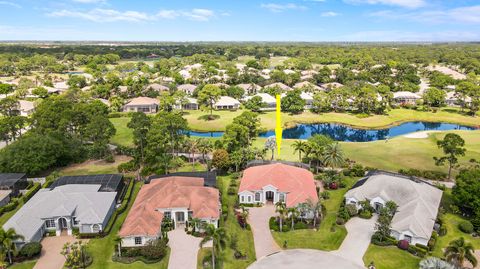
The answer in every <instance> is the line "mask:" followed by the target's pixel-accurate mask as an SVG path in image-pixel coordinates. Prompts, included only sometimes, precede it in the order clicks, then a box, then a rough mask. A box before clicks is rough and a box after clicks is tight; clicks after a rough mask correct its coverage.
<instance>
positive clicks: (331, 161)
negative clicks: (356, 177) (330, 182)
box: [322, 142, 345, 168]
mask: <svg viewBox="0 0 480 269" xmlns="http://www.w3.org/2000/svg"><path fill="white" fill-rule="evenodd" d="M322 155H323V163H324V164H325V165H327V166H330V167H332V168H333V167H338V166H342V165H343V164H344V162H345V158H344V154H343V150H342V148H341V147H340V144H338V142H337V143H332V144H329V145H326V146H325V148H324V150H323V152H322Z"/></svg>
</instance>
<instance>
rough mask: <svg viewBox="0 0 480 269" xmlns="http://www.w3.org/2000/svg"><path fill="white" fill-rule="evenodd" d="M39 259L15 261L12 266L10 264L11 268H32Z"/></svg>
mask: <svg viewBox="0 0 480 269" xmlns="http://www.w3.org/2000/svg"><path fill="white" fill-rule="evenodd" d="M35 263H37V261H27V262H22V263H15V264H13V265H12V266H9V267H8V268H9V269H32V268H33V267H34V266H35Z"/></svg>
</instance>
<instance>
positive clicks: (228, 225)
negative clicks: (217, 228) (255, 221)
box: [217, 176, 255, 269]
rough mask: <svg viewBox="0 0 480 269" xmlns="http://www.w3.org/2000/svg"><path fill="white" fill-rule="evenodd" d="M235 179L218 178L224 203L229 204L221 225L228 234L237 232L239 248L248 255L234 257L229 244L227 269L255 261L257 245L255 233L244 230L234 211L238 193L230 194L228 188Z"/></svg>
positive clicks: (244, 265)
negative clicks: (224, 219)
mask: <svg viewBox="0 0 480 269" xmlns="http://www.w3.org/2000/svg"><path fill="white" fill-rule="evenodd" d="M231 180H233V179H232V178H231V177H229V176H221V177H218V178H217V185H218V188H219V190H220V192H221V193H222V205H227V206H228V217H227V220H226V221H223V220H222V221H221V223H220V225H221V226H222V227H224V228H225V230H226V231H227V234H228V236H229V237H230V238H231V236H232V235H234V234H236V235H237V238H238V250H239V251H240V252H242V253H243V254H244V255H246V256H247V257H246V258H245V259H242V260H237V259H235V258H234V257H233V250H232V249H231V248H230V247H228V246H227V248H226V249H225V252H224V257H223V259H224V268H225V269H243V268H247V266H248V265H249V264H251V263H253V262H254V261H255V247H254V245H253V234H252V232H251V231H249V230H243V229H242V228H241V227H240V225H239V224H238V222H237V220H236V218H235V215H234V213H233V206H234V205H235V199H236V197H237V196H236V195H228V194H227V189H228V186H229V185H230V181H231Z"/></svg>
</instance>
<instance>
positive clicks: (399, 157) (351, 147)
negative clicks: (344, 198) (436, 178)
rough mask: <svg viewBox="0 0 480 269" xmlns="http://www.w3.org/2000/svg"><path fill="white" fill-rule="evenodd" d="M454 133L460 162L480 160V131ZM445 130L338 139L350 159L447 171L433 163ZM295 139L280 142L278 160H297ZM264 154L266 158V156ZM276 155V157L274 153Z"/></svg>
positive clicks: (257, 143)
mask: <svg viewBox="0 0 480 269" xmlns="http://www.w3.org/2000/svg"><path fill="white" fill-rule="evenodd" d="M451 132H453V133H457V134H459V135H461V136H462V138H463V139H464V140H465V146H466V148H467V152H466V155H465V156H464V157H460V158H459V159H460V163H461V164H467V163H468V162H469V160H470V159H477V160H480V131H449V132H448V133H451ZM445 134H447V132H435V133H432V134H430V136H429V137H428V138H420V139H412V138H406V137H403V136H399V137H395V138H392V139H389V140H388V142H385V141H374V142H363V143H353V142H340V144H341V145H342V148H343V150H344V152H345V156H346V157H347V158H349V159H351V160H354V161H356V162H358V163H361V164H363V165H365V166H370V167H374V168H378V169H383V170H390V171H398V170H399V169H400V168H415V169H419V170H435V171H443V172H447V167H446V166H440V167H439V166H436V165H435V162H434V161H433V157H434V156H441V155H442V151H441V150H440V149H438V147H437V141H438V140H439V139H443V137H444V136H445ZM294 142H295V140H292V139H284V140H283V142H282V150H281V155H280V156H279V157H278V158H279V159H281V160H288V161H298V154H294V153H293V148H292V144H293V143H294ZM264 144H265V138H258V139H257V140H256V141H255V142H254V146H256V147H258V148H263V147H264ZM269 154H270V153H269ZM269 154H268V158H270V155H269ZM276 157H277V156H276Z"/></svg>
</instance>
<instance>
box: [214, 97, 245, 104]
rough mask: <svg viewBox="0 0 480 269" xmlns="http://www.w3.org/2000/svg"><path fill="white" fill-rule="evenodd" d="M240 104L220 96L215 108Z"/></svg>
mask: <svg viewBox="0 0 480 269" xmlns="http://www.w3.org/2000/svg"><path fill="white" fill-rule="evenodd" d="M238 105H240V102H239V101H238V100H237V99H235V98H232V97H230V96H221V97H220V99H218V101H217V102H216V103H215V106H238Z"/></svg>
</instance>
